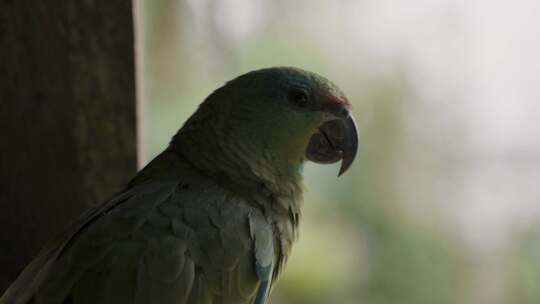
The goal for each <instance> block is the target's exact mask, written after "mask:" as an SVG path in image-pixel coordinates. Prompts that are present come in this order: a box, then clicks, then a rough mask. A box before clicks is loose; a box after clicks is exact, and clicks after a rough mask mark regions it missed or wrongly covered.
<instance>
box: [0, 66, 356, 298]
mask: <svg viewBox="0 0 540 304" xmlns="http://www.w3.org/2000/svg"><path fill="white" fill-rule="evenodd" d="M357 149H358V131H357V125H356V122H355V119H354V117H353V115H352V109H351V105H350V103H349V101H348V99H347V97H346V96H345V95H344V93H343V92H342V91H341V90H340V89H339V88H338V87H337V86H336V85H335V84H333V83H332V82H331V81H329V80H328V79H326V78H324V77H323V76H320V75H318V74H316V73H313V72H309V71H306V70H303V69H300V68H296V67H270V68H263V69H259V70H254V71H251V72H248V73H245V74H243V75H240V76H238V77H236V78H234V79H233V80H230V81H228V82H226V83H225V84H224V85H223V86H221V87H220V88H218V89H217V90H215V91H214V92H213V93H211V94H210V95H209V96H208V97H206V98H205V99H204V101H203V102H202V103H201V104H200V105H199V107H198V108H197V110H196V111H195V112H194V114H193V115H192V116H190V117H189V118H188V119H187V120H186V122H185V123H184V124H183V126H182V128H180V130H179V131H178V132H177V133H176V134H175V135H174V136H173V137H172V139H171V141H170V143H169V145H168V147H167V148H166V149H165V150H164V151H163V152H162V153H161V154H159V155H158V156H156V157H155V158H154V159H153V160H152V161H150V162H149V163H148V164H147V165H146V166H145V167H144V168H143V169H142V170H140V171H139V172H138V173H137V174H136V175H135V176H134V177H133V178H132V179H131V180H130V181H129V182H128V183H127V184H126V186H125V188H124V189H123V190H122V191H120V192H118V193H116V194H114V195H112V196H111V197H110V198H109V199H108V200H106V201H105V202H104V203H102V204H99V205H96V206H95V207H92V208H90V209H89V210H88V211H86V212H85V213H83V214H82V215H81V216H80V217H79V218H78V219H77V220H75V221H74V222H73V223H71V225H70V226H69V227H67V229H66V230H65V231H63V232H62V233H60V234H59V235H58V236H57V237H56V238H53V239H52V240H51V241H50V242H49V243H48V244H47V245H46V246H45V247H44V249H43V250H42V251H41V252H40V253H39V254H38V255H37V257H36V258H35V259H34V260H33V261H32V262H31V263H30V264H29V265H28V266H27V267H26V268H25V269H24V270H23V271H22V273H21V274H20V275H19V277H18V278H17V279H16V280H15V281H14V282H13V283H12V285H11V286H10V287H9V288H8V289H7V290H6V291H5V293H4V294H3V296H2V298H0V304H30V303H31V304H87V303H92V304H112V303H115V304H116V303H130V304H131V303H133V304H149V303H160V304H172V303H176V304H195V303H201V304H203V303H204V304H212V303H223V304H248V303H249V304H264V303H268V301H269V300H268V299H269V295H270V293H271V291H272V290H273V287H274V286H275V283H276V281H277V279H278V278H279V276H280V274H281V273H282V271H283V269H284V267H285V264H286V262H287V259H288V258H289V256H290V254H291V248H292V246H293V243H295V242H296V240H297V238H298V226H299V221H300V218H301V214H302V205H303V198H302V197H303V195H302V193H303V189H304V185H303V181H302V179H303V178H302V175H303V167H304V164H305V162H306V161H312V162H315V163H319V164H331V163H337V162H339V161H341V164H340V169H339V172H338V176H340V175H342V174H343V173H345V171H347V170H348V169H349V168H350V166H351V164H352V163H353V161H354V159H355V156H356V153H357Z"/></svg>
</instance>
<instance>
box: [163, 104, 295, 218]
mask: <svg viewBox="0 0 540 304" xmlns="http://www.w3.org/2000/svg"><path fill="white" fill-rule="evenodd" d="M229 109H230V107H228V106H227V104H226V103H208V102H205V103H203V104H202V105H201V106H200V108H199V109H198V111H197V112H196V113H195V114H194V115H193V116H192V117H191V118H190V119H189V120H188V121H187V122H186V124H185V125H184V127H183V128H182V129H181V130H180V131H179V132H178V133H177V134H176V135H175V136H174V138H173V140H172V142H171V148H172V149H173V150H174V151H176V153H179V154H181V155H182V156H183V157H185V158H186V159H187V160H188V161H190V162H191V163H192V164H193V165H194V166H195V167H196V168H198V169H199V170H200V171H202V172H203V173H205V174H207V175H209V176H210V177H212V178H214V179H215V180H217V181H218V182H219V183H220V184H222V185H224V186H225V187H228V188H232V189H234V190H235V191H237V192H239V193H242V194H244V195H246V196H249V197H250V198H255V199H257V200H258V199H259V198H261V196H262V198H261V199H265V197H266V198H267V197H271V198H272V200H274V201H283V202H284V203H283V204H285V205H290V204H291V203H290V202H298V204H299V203H300V201H301V196H302V187H303V186H302V175H301V169H302V165H303V156H302V154H303V151H286V152H284V153H282V154H284V155H278V154H277V151H275V150H272V149H269V148H268V147H265V146H264V144H263V141H260V140H257V139H256V138H255V137H254V136H251V135H250V134H245V136H239V133H238V132H239V130H238V127H237V125H235V124H241V123H242V121H243V120H242V117H232V116H233V115H239V116H242V115H249V113H242V112H236V113H234V114H233V113H231V112H230V110H229ZM216 113H218V114H216ZM242 135H244V134H242ZM285 201H287V203H285ZM283 204H280V205H283ZM283 207H284V208H287V209H288V208H290V207H291V206H283ZM296 207H299V206H296ZM294 209H297V208H294Z"/></svg>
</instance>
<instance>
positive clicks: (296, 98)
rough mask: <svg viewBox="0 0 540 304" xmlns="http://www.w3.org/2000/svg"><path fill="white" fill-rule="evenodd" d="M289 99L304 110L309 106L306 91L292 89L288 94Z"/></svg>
mask: <svg viewBox="0 0 540 304" xmlns="http://www.w3.org/2000/svg"><path fill="white" fill-rule="evenodd" d="M289 98H290V100H291V102H292V103H294V104H295V105H296V106H298V107H301V108H304V107H306V106H307V105H308V104H309V97H308V93H307V91H306V90H304V89H301V88H294V89H292V90H291V91H290V93H289Z"/></svg>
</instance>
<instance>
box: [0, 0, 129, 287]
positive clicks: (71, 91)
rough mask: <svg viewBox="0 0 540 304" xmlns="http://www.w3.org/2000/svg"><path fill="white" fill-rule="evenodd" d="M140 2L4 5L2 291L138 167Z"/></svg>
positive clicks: (0, 62) (12, 0)
mask: <svg viewBox="0 0 540 304" xmlns="http://www.w3.org/2000/svg"><path fill="white" fill-rule="evenodd" d="M133 45H134V44H133V23H132V8H131V0H111V1H99V2H98V1H94V0H83V1H58V0H56V1H43V0H41V1H40V0H26V1H18V0H0V204H1V207H2V209H1V211H0V225H1V229H0V269H1V270H0V294H2V293H3V291H4V290H5V288H7V286H8V285H9V284H10V283H11V281H12V280H14V279H15V278H16V276H17V275H18V274H19V272H20V271H21V270H22V269H23V268H24V266H25V265H26V264H27V263H28V262H29V261H30V260H31V259H32V258H33V257H35V255H36V254H37V253H38V252H39V250H40V249H41V247H42V246H43V245H44V243H45V242H46V241H47V240H48V239H50V238H51V237H53V236H54V235H55V234H58V233H59V232H60V231H61V230H62V229H63V227H65V226H66V225H67V224H68V222H69V221H72V220H73V219H75V218H76V217H77V216H78V215H79V214H80V213H81V212H82V211H83V209H85V208H88V207H89V206H90V205H92V204H96V203H99V202H101V201H102V200H104V199H106V198H107V197H108V196H109V195H111V194H112V193H113V192H114V191H116V190H118V189H119V188H120V187H121V186H122V185H123V184H125V183H126V182H127V181H128V179H129V178H130V177H131V176H132V175H133V174H134V172H135V170H136V135H135V132H136V127H135V76H134V55H133V53H134V52H133Z"/></svg>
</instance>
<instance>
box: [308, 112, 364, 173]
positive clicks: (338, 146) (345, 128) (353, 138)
mask: <svg viewBox="0 0 540 304" xmlns="http://www.w3.org/2000/svg"><path fill="white" fill-rule="evenodd" d="M332 110H333V111H332V112H333V114H335V115H336V116H337V117H339V118H337V119H334V120H330V121H328V122H326V123H324V124H323V125H322V126H320V127H319V129H318V130H317V132H315V134H313V136H312V137H311V139H310V140H309V144H308V147H307V148H306V152H305V156H306V158H307V159H308V160H310V161H313V162H316V163H320V164H331V163H335V162H337V161H339V160H341V167H340V169H339V173H338V176H341V175H342V174H343V173H345V171H347V169H349V167H350V166H351V165H352V163H353V161H354V158H355V157H356V151H357V150H358V131H357V127H356V122H355V120H354V117H353V116H352V114H351V113H350V110H349V109H348V108H346V107H345V105H341V106H340V107H339V108H338V107H335V109H332ZM329 112H330V111H329Z"/></svg>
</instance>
